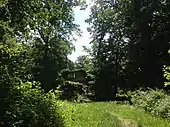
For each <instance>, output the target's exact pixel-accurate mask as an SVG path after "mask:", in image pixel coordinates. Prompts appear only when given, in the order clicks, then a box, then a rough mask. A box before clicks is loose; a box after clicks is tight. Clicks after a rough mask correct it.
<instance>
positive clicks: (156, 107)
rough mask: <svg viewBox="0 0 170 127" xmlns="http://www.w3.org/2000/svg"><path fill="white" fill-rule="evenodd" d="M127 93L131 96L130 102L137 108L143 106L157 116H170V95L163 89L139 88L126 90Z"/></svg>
mask: <svg viewBox="0 0 170 127" xmlns="http://www.w3.org/2000/svg"><path fill="white" fill-rule="evenodd" d="M127 95H128V96H130V97H131V101H132V104H133V105H134V106H136V107H138V108H143V109H145V111H147V112H150V113H151V114H153V115H156V116H158V117H163V118H168V119H169V117H170V115H169V114H170V103H169V99H170V96H169V95H167V94H166V93H165V92H164V91H163V90H158V89H157V90H153V89H147V90H146V89H139V90H135V91H128V92H127Z"/></svg>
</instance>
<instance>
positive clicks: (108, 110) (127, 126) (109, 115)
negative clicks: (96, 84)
mask: <svg viewBox="0 0 170 127" xmlns="http://www.w3.org/2000/svg"><path fill="white" fill-rule="evenodd" d="M63 112H65V114H67V115H65V117H66V124H67V126H68V127H170V121H168V120H166V119H162V118H158V117H155V116H152V115H151V114H148V113H146V112H145V111H144V110H142V109H137V108H135V107H133V106H128V105H118V104H115V103H113V102H93V103H81V104H78V103H68V102H66V103H65V104H64V105H63Z"/></svg>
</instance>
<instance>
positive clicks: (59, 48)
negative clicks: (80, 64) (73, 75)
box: [0, 0, 80, 91]
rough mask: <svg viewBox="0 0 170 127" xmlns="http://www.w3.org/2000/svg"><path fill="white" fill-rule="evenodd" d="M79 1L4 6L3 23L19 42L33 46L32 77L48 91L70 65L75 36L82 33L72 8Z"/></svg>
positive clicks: (29, 0)
mask: <svg viewBox="0 0 170 127" xmlns="http://www.w3.org/2000/svg"><path fill="white" fill-rule="evenodd" d="M78 4H79V2H77V1H64V0H60V1H56V0H48V1H44V0H36V1H35V0H26V1H25V0H24V1H22V0H16V1H13V0H8V1H7V2H5V3H3V4H2V6H1V13H0V15H1V19H0V20H1V22H3V23H5V24H7V26H8V27H9V28H11V29H12V30H13V33H14V35H15V36H16V37H17V40H18V41H19V42H26V43H27V44H29V45H30V46H32V47H33V52H32V56H33V66H32V73H33V75H32V77H33V80H36V81H40V82H41V83H42V85H43V86H42V87H43V88H44V89H46V90H47V91H48V90H49V89H51V88H54V87H55V86H56V85H57V83H56V79H58V78H59V75H60V72H61V70H62V69H63V68H65V67H66V66H67V61H68V60H67V55H68V54H69V53H71V51H72V49H73V45H72V43H71V41H72V40H73V39H74V37H73V36H72V33H73V32H75V33H76V34H78V35H80V34H79V31H80V30H79V29H78V25H76V24H74V23H73V21H74V17H73V7H74V6H77V5H78Z"/></svg>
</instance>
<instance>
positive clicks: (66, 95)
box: [59, 81, 87, 101]
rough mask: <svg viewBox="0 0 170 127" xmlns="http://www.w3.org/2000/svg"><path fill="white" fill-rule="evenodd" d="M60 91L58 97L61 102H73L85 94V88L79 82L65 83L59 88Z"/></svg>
mask: <svg viewBox="0 0 170 127" xmlns="http://www.w3.org/2000/svg"><path fill="white" fill-rule="evenodd" d="M59 89H60V90H61V91H62V94H61V96H60V98H61V99H63V100H65V99H66V100H70V101H75V100H78V98H79V97H80V96H84V95H85V93H86V91H87V90H86V89H87V88H86V86H85V85H83V84H82V83H79V82H73V81H66V82H65V83H64V85H61V86H60V88H59Z"/></svg>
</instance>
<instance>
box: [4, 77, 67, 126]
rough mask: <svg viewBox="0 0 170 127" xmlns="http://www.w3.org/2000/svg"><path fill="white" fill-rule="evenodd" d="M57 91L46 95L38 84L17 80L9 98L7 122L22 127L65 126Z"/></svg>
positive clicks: (6, 108) (6, 110)
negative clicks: (57, 101)
mask: <svg viewBox="0 0 170 127" xmlns="http://www.w3.org/2000/svg"><path fill="white" fill-rule="evenodd" d="M57 99H58V98H57V96H56V91H54V92H52V91H51V92H49V93H44V92H43V91H42V90H41V89H40V88H39V85H38V84H37V83H36V82H33V83H32V82H26V83H23V82H22V81H21V80H17V81H16V82H15V85H14V87H13V89H11V90H10V92H9V93H8V96H7V99H6V100H7V103H8V107H5V118H6V121H8V122H9V121H10V122H11V123H12V124H13V125H14V126H20V127H29V126H30V127H60V126H63V125H64V122H63V118H62V114H61V111H60V108H59V106H58V105H57V103H56V100H57Z"/></svg>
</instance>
